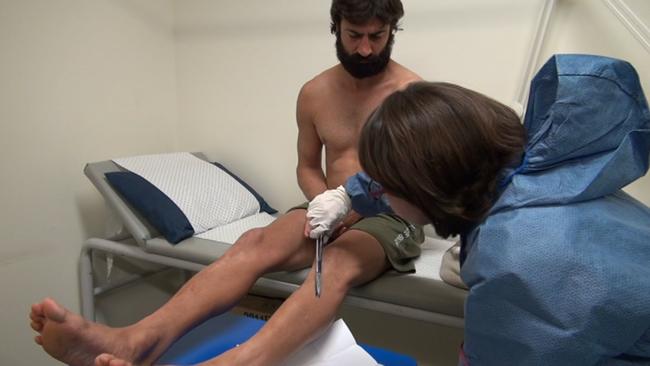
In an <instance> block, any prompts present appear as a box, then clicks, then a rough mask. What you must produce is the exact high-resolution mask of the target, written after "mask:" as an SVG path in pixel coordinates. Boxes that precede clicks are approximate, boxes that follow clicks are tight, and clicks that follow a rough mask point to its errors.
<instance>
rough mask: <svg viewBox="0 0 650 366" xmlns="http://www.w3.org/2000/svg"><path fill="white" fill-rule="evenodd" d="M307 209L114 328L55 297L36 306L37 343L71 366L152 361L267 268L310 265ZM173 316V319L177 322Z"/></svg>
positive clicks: (241, 244) (245, 241) (251, 235)
mask: <svg viewBox="0 0 650 366" xmlns="http://www.w3.org/2000/svg"><path fill="white" fill-rule="evenodd" d="M304 222H305V211H304V210H295V211H291V212H289V213H288V214H286V215H284V216H282V217H280V218H278V219H277V220H276V221H275V222H274V223H272V224H271V225H269V227H267V228H264V229H255V230H252V231H250V232H248V233H246V234H244V235H242V237H241V238H240V239H239V240H238V241H237V243H235V244H234V245H233V247H232V248H231V249H230V250H228V252H226V254H224V256H223V257H222V258H220V259H219V260H217V261H215V262H214V263H212V264H211V265H210V266H208V267H206V268H205V269H204V270H202V271H201V272H199V273H198V274H197V275H195V276H194V277H193V278H192V279H191V280H190V281H188V282H187V283H186V284H185V285H184V286H183V287H182V288H181V289H180V290H179V291H178V293H176V294H175V295H174V296H173V297H172V298H171V299H170V300H169V301H168V302H167V303H166V304H165V305H163V306H162V307H161V308H160V309H158V310H157V311H156V312H154V313H153V314H151V315H149V316H147V317H145V318H144V319H142V320H141V321H139V322H137V323H136V324H133V325H131V326H128V327H124V328H110V327H107V326H104V325H101V324H97V323H94V322H90V321H87V320H85V319H83V318H82V317H81V316H79V315H77V314H74V313H72V312H70V311H68V310H66V309H64V308H63V307H61V306H60V305H58V304H57V303H56V302H54V301H53V300H51V299H45V300H44V301H43V302H41V303H38V304H35V305H33V306H32V310H31V314H30V318H31V325H32V328H33V329H34V330H36V331H37V332H38V333H39V335H37V336H36V338H35V340H36V343H38V344H40V345H41V346H43V348H44V349H45V351H46V352H48V353H49V354H50V355H52V357H54V358H56V359H58V360H60V361H62V362H65V363H67V364H70V365H92V364H93V363H94V359H95V358H96V356H97V355H99V354H101V353H106V352H108V353H112V354H114V355H116V356H119V357H120V358H122V359H125V360H126V361H131V362H134V363H137V364H144V365H149V364H152V363H153V362H155V360H157V359H158V358H159V357H160V355H161V354H162V353H163V352H164V351H165V350H166V349H167V348H168V347H169V346H170V345H171V344H172V343H173V342H174V341H175V340H176V339H177V338H178V337H179V336H181V335H182V334H184V333H185V332H187V331H188V330H189V329H191V328H192V327H194V326H195V325H197V324H199V323H200V322H202V321H203V320H205V319H207V318H208V317H210V316H213V315H216V314H219V313H222V312H224V311H226V310H228V309H229V308H230V307H232V306H233V305H234V304H236V303H237V301H238V300H239V299H240V298H241V297H243V296H244V295H245V294H246V293H247V292H248V290H249V288H250V287H251V286H252V285H253V283H254V282H255V281H256V280H257V278H259V276H261V275H262V274H264V273H267V272H269V271H275V270H280V269H297V268H301V267H306V266H308V265H309V264H310V263H311V261H312V260H313V243H312V242H311V241H310V240H307V239H305V238H304V235H303V228H304ZM172 319H173V321H171V320H172Z"/></svg>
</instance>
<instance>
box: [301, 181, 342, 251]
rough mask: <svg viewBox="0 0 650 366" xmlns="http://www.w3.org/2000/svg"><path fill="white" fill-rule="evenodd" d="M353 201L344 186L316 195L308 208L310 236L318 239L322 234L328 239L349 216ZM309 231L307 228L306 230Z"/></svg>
mask: <svg viewBox="0 0 650 366" xmlns="http://www.w3.org/2000/svg"><path fill="white" fill-rule="evenodd" d="M351 207H352V202H351V201H350V197H348V193H347V192H346V191H345V188H344V187H343V186H338V187H337V188H335V189H330V190H327V191H325V192H323V193H321V194H319V195H318V196H316V197H314V199H313V200H311V202H309V208H308V209H307V222H308V226H309V227H310V229H311V230H310V231H309V237H310V238H312V239H316V238H318V237H319V236H321V235H324V238H325V239H326V240H327V239H329V237H330V236H331V235H332V231H333V230H334V229H335V228H336V227H337V225H338V224H339V223H340V222H341V221H342V220H343V219H344V218H345V217H346V216H347V214H348V212H350V209H351ZM306 231H307V230H306Z"/></svg>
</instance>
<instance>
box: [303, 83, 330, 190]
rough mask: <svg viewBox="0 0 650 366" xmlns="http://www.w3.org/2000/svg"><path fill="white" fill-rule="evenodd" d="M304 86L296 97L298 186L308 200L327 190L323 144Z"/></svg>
mask: <svg viewBox="0 0 650 366" xmlns="http://www.w3.org/2000/svg"><path fill="white" fill-rule="evenodd" d="M306 89H308V86H307V85H305V86H303V88H302V89H301V90H300V94H299V95H298V103H297V108H296V109H297V110H296V120H297V122H298V166H297V167H296V174H297V176H298V185H299V186H300V189H301V190H302V193H303V194H304V195H305V197H306V198H307V199H308V200H310V201H311V200H312V199H313V198H314V197H316V195H318V194H320V193H321V192H323V191H325V190H326V189H327V183H326V180H325V174H324V173H323V168H322V166H321V158H322V155H321V154H322V149H323V143H322V142H321V140H320V137H319V136H318V133H317V131H316V126H315V125H314V117H313V98H310V96H309V91H308V90H306Z"/></svg>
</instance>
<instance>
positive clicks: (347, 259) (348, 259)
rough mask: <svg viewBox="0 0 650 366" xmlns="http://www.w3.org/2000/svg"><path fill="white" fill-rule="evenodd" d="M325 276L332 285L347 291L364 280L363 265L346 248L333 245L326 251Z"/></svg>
mask: <svg viewBox="0 0 650 366" xmlns="http://www.w3.org/2000/svg"><path fill="white" fill-rule="evenodd" d="M323 277H325V278H327V281H328V282H330V286H332V287H334V288H335V289H338V290H339V291H341V292H343V293H345V292H347V291H349V290H350V289H351V288H352V287H355V286H358V285H360V284H362V283H364V282H367V281H363V280H362V277H363V266H362V264H361V263H360V261H359V260H357V259H355V258H352V255H351V253H350V252H349V251H346V250H345V248H341V247H338V246H332V247H330V248H327V249H326V250H325V251H324V255H323Z"/></svg>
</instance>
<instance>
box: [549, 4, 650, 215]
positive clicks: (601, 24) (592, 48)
mask: <svg viewBox="0 0 650 366" xmlns="http://www.w3.org/2000/svg"><path fill="white" fill-rule="evenodd" d="M625 3H627V4H629V6H630V8H631V9H633V10H634V11H635V12H636V14H637V16H638V17H639V18H640V19H641V20H642V21H643V23H644V24H645V27H646V29H650V1H647V0H627V1H626V2H625ZM549 27H550V28H549V33H548V39H547V40H546V43H545V47H544V49H543V52H542V54H543V57H542V60H541V62H544V61H545V60H546V59H547V58H548V57H549V56H550V55H551V54H553V53H590V54H599V55H606V56H610V57H615V58H619V59H624V60H627V61H628V62H630V63H631V64H632V65H633V66H634V67H635V68H636V71H637V73H638V74H639V77H640V79H641V84H642V86H643V90H644V91H645V94H646V98H648V97H649V96H650V51H649V50H647V49H645V48H644V47H643V46H642V44H641V43H640V42H639V41H638V40H637V39H636V38H634V36H633V35H632V34H631V33H630V32H629V31H628V30H627V29H626V28H625V26H624V25H623V24H622V23H621V22H620V21H619V19H618V18H617V17H616V16H615V15H614V14H613V13H612V11H611V10H610V8H608V7H607V5H606V4H605V2H604V1H592V0H559V1H558V2H557V7H556V9H555V13H554V15H553V18H552V21H551V23H550V24H549ZM540 66H541V65H540ZM625 191H627V192H628V193H630V194H631V195H633V196H634V197H636V198H637V199H639V200H641V201H642V202H643V203H645V204H646V205H650V175H646V176H645V177H643V178H641V179H639V180H637V181H636V182H634V183H632V184H631V185H629V186H628V187H626V188H625Z"/></svg>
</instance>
